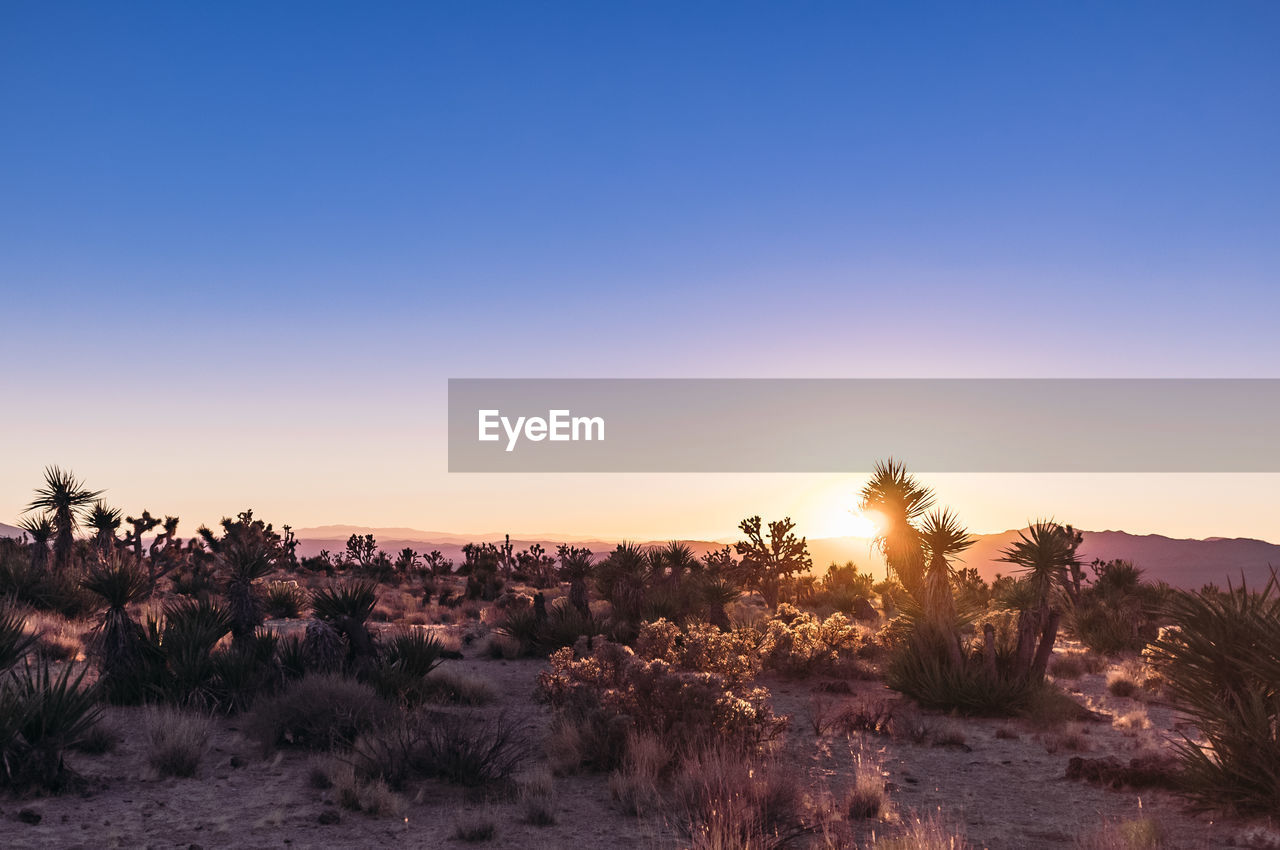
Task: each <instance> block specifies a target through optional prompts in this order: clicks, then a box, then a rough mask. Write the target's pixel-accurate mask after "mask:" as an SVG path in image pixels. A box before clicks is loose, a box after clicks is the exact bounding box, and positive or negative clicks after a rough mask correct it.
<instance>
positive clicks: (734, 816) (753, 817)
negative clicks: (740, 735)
mask: <svg viewBox="0 0 1280 850" xmlns="http://www.w3.org/2000/svg"><path fill="white" fill-rule="evenodd" d="M803 785H804V783H803V782H802V781H801V780H800V779H799V777H797V776H794V775H791V774H789V773H786V772H784V771H782V770H780V769H779V767H778V765H776V764H775V765H772V766H771V769H769V770H765V769H763V766H762V765H761V764H760V763H758V762H756V761H754V760H752V759H749V758H744V757H743V756H741V755H740V754H736V753H732V752H727V751H724V750H711V749H704V750H702V751H700V752H698V753H696V754H694V755H692V756H691V757H689V758H688V759H686V761H685V763H684V766H683V768H682V769H681V772H680V774H679V775H678V776H677V778H676V782H675V787H674V789H673V796H674V800H673V805H674V809H675V811H676V812H677V813H678V816H679V817H680V824H681V826H682V828H683V829H684V830H685V833H686V834H687V835H688V836H689V840H690V845H689V846H690V847H692V848H695V850H721V849H722V848H723V850H729V848H761V850H765V848H776V847H781V846H784V845H786V844H787V843H789V842H791V841H794V840H796V839H798V838H799V837H801V836H803V835H805V834H806V833H808V832H809V831H810V830H811V827H810V825H809V824H808V822H807V818H808V815H809V814H810V813H809V811H808V806H807V804H806V801H805V800H804V798H803V796H802V794H801V788H802V787H803Z"/></svg>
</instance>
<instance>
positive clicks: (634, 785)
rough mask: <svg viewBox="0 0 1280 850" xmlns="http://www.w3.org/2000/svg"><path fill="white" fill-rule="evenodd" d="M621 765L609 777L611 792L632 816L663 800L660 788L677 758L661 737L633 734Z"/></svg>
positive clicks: (646, 733)
mask: <svg viewBox="0 0 1280 850" xmlns="http://www.w3.org/2000/svg"><path fill="white" fill-rule="evenodd" d="M626 753H627V754H626V756H624V757H623V760H622V766H621V767H620V768H618V769H617V770H615V771H614V772H613V773H612V774H611V775H610V776H609V793H610V795H611V796H612V797H613V799H615V800H617V801H618V802H619V803H620V804H621V805H622V810H623V811H624V812H626V813H627V814H629V815H643V814H646V813H647V812H649V811H651V810H653V809H656V808H657V807H658V806H659V804H660V803H661V801H662V796H661V794H660V793H659V791H658V783H659V782H660V781H661V779H662V777H663V775H664V774H665V773H666V772H667V769H668V768H669V767H670V766H671V763H672V761H673V760H674V757H673V754H672V752H671V749H670V748H669V747H668V746H667V744H666V743H665V742H664V741H663V740H662V738H660V737H658V736H657V735H654V734H652V733H648V732H635V733H632V734H631V735H630V736H629V737H628V740H627V749H626Z"/></svg>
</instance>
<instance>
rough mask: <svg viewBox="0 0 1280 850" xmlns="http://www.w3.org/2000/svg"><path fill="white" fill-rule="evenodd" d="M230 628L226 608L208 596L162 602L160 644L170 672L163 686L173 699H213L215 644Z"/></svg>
mask: <svg viewBox="0 0 1280 850" xmlns="http://www.w3.org/2000/svg"><path fill="white" fill-rule="evenodd" d="M230 631H231V618H230V616H229V615H228V614H227V612H226V609H225V608H223V607H222V606H221V605H220V604H218V603H217V602H215V601H213V599H212V598H210V597H196V598H185V599H176V600H174V601H172V602H170V603H169V604H168V605H166V606H165V615H164V627H163V630H162V633H161V640H160V647H161V650H162V652H163V656H164V662H163V663H164V664H165V666H166V668H167V671H168V674H169V675H168V681H167V682H166V683H165V690H166V692H167V693H168V695H169V697H170V699H171V700H172V701H173V702H175V703H178V704H181V705H196V706H209V705H211V704H212V703H213V701H214V698H213V680H214V678H215V674H216V671H217V661H216V659H215V658H214V647H215V646H217V644H218V641H220V640H222V638H223V637H224V636H226V635H227V634H228V633H229V632H230Z"/></svg>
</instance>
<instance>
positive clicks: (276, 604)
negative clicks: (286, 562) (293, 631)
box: [266, 581, 307, 620]
mask: <svg viewBox="0 0 1280 850" xmlns="http://www.w3.org/2000/svg"><path fill="white" fill-rule="evenodd" d="M306 604H307V592H306V591H305V590H303V589H302V588H301V587H300V586H299V585H298V583H297V582H296V581H273V582H268V583H267V593H266V605H267V616H268V617H271V618H272V619H277V620H285V619H297V618H298V617H300V616H302V608H303V606H304V605H306Z"/></svg>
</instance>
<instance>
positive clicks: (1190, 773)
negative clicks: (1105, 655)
mask: <svg viewBox="0 0 1280 850" xmlns="http://www.w3.org/2000/svg"><path fill="white" fill-rule="evenodd" d="M1168 611H1169V615H1170V618H1171V619H1172V620H1173V623H1174V626H1175V628H1173V629H1169V630H1166V632H1165V633H1164V634H1163V636H1162V637H1161V638H1160V639H1159V640H1157V641H1156V643H1155V644H1154V645H1153V646H1152V652H1151V658H1152V660H1153V662H1154V663H1155V665H1156V667H1157V669H1158V670H1159V671H1160V674H1161V676H1162V678H1163V680H1164V693H1165V694H1166V696H1168V697H1169V698H1170V700H1171V701H1172V702H1173V703H1174V704H1175V705H1176V706H1177V707H1178V708H1179V709H1180V710H1182V711H1183V712H1184V713H1186V714H1187V715H1189V716H1190V717H1191V718H1192V720H1193V721H1194V722H1195V724H1196V726H1197V727H1198V728H1199V730H1200V734H1201V735H1203V738H1204V740H1203V742H1201V741H1197V740H1194V739H1192V738H1190V737H1186V738H1184V739H1183V741H1182V742H1181V743H1180V744H1178V750H1179V755H1180V756H1181V758H1182V759H1183V762H1184V764H1185V767H1186V773H1187V779H1188V780H1189V782H1190V789H1191V793H1192V794H1193V795H1194V796H1195V797H1196V799H1197V800H1198V802H1200V803H1201V804H1204V805H1217V806H1228V807H1233V808H1237V809H1241V810H1244V811H1260V812H1268V813H1271V814H1273V815H1274V814H1280V654H1277V652H1276V647H1277V646H1280V586H1278V585H1277V579H1276V576H1275V575H1272V577H1271V579H1270V580H1269V581H1268V582H1267V584H1266V585H1265V586H1264V587H1263V589H1262V590H1261V591H1252V592H1251V591H1249V590H1248V589H1247V588H1246V587H1245V586H1244V585H1243V583H1242V584H1241V586H1240V587H1239V588H1238V589H1231V590H1229V591H1228V592H1226V593H1221V592H1213V591H1207V592H1206V591H1200V592H1197V593H1178V594H1176V595H1174V596H1173V597H1172V599H1171V600H1170V603H1169V608H1168Z"/></svg>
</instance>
